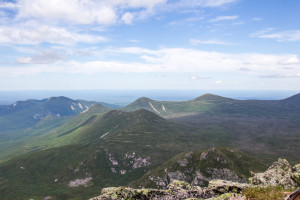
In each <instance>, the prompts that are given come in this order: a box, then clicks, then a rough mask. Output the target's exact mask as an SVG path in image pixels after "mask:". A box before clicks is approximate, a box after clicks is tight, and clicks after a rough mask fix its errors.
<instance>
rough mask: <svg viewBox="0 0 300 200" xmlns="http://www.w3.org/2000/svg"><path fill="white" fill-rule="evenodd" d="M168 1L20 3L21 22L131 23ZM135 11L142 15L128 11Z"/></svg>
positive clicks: (43, 0)
mask: <svg viewBox="0 0 300 200" xmlns="http://www.w3.org/2000/svg"><path fill="white" fill-rule="evenodd" d="M164 2H166V0H102V1H96V0H64V1H61V0H51V1H49V0H19V1H18V2H17V4H16V7H17V8H18V11H19V12H18V19H24V18H25V19H26V18H33V19H39V20H56V21H67V22H71V23H75V24H107V25H110V24H115V23H117V22H118V21H119V20H121V21H123V22H125V23H128V22H130V23H131V22H132V20H133V18H134V17H135V16H138V15H143V14H145V10H146V11H147V12H148V13H149V12H150V11H152V9H153V8H154V7H155V6H157V5H159V4H162V3H164ZM132 9H135V10H136V12H139V13H138V15H133V14H132V13H129V12H127V11H126V10H132Z"/></svg>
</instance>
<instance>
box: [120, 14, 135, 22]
mask: <svg viewBox="0 0 300 200" xmlns="http://www.w3.org/2000/svg"><path fill="white" fill-rule="evenodd" d="M133 18H134V14H133V13H130V12H126V13H124V15H123V16H122V21H123V22H124V23H125V24H132V21H133Z"/></svg>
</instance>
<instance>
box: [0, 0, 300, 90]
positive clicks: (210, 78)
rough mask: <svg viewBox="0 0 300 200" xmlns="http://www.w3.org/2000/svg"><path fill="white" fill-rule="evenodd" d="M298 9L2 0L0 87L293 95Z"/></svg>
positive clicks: (251, 2) (268, 1)
mask: <svg viewBox="0 0 300 200" xmlns="http://www.w3.org/2000/svg"><path fill="white" fill-rule="evenodd" d="M299 9H300V1H299V0H63V1H62V0H51V1H50V0H12V1H11V0H0V90H86V89H88V90H93V89H208V90H209V89H211V90H216V89H217V90H299V89H300V58H299V54H300V20H299V19H300V12H299Z"/></svg>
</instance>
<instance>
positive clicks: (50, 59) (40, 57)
mask: <svg viewBox="0 0 300 200" xmlns="http://www.w3.org/2000/svg"><path fill="white" fill-rule="evenodd" d="M64 59H65V57H64V56H63V54H62V53H61V52H60V53H58V52H56V51H54V50H51V49H46V50H45V49H43V50H39V51H38V52H37V53H36V54H34V55H32V56H30V57H21V58H18V59H17V63H18V64H49V63H56V62H58V61H62V60H64Z"/></svg>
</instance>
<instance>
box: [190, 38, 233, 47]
mask: <svg viewBox="0 0 300 200" xmlns="http://www.w3.org/2000/svg"><path fill="white" fill-rule="evenodd" d="M190 44H191V45H193V46H197V45H198V44H216V45H230V43H227V42H222V41H219V40H197V39H190Z"/></svg>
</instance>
